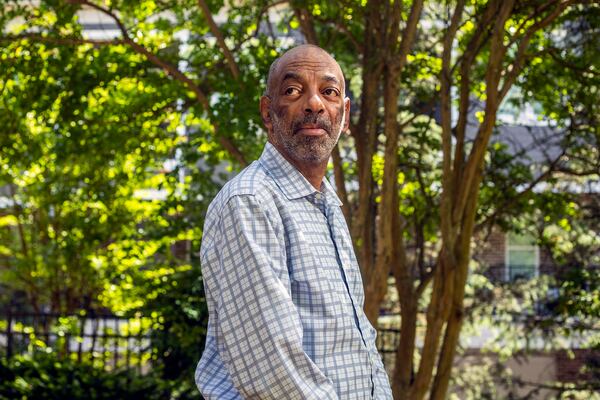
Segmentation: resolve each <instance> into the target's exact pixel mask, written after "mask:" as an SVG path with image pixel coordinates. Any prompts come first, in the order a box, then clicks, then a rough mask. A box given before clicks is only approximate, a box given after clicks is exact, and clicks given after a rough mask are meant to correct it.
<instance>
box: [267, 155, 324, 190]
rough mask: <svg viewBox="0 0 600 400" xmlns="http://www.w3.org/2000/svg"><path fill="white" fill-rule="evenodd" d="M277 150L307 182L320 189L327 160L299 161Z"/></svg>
mask: <svg viewBox="0 0 600 400" xmlns="http://www.w3.org/2000/svg"><path fill="white" fill-rule="evenodd" d="M274 146H275V145H274ZM275 148H276V149H277V146H275ZM277 151H278V152H279V154H281V155H282V156H283V158H285V159H286V160H287V161H288V162H289V163H290V164H292V165H293V166H294V168H296V169H297V170H298V171H300V173H301V174H302V176H304V177H305V178H306V180H307V181H308V183H310V184H311V185H312V186H313V187H314V188H315V189H317V190H318V191H321V184H322V183H323V177H324V176H325V172H326V171H327V163H328V161H329V160H325V161H322V162H316V163H306V162H305V163H299V162H298V161H296V160H294V159H292V158H291V157H288V156H287V155H286V154H285V153H284V152H282V151H279V149H277Z"/></svg>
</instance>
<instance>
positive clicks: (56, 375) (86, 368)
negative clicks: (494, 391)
mask: <svg viewBox="0 0 600 400" xmlns="http://www.w3.org/2000/svg"><path fill="white" fill-rule="evenodd" d="M17 398H19V399H48V400H50V399H56V400H58V399H74V400H75V399H124V400H125V399H140V398H144V399H194V398H199V395H198V393H197V390H196V389H195V388H193V389H190V388H189V387H187V388H182V387H181V386H180V383H179V382H173V381H169V380H164V379H162V378H161V377H160V376H159V374H158V373H157V372H156V371H151V372H149V373H148V374H146V375H137V374H135V373H133V372H107V371H105V370H104V369H99V368H95V367H93V366H92V365H89V364H85V363H83V364H81V363H77V362H75V361H71V360H68V359H61V358H58V357H57V356H56V354H53V353H50V354H47V353H36V354H34V355H33V356H26V357H23V356H17V357H14V358H12V359H10V360H7V359H5V358H2V359H0V399H7V400H8V399H17Z"/></svg>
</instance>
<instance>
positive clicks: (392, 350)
mask: <svg viewBox="0 0 600 400" xmlns="http://www.w3.org/2000/svg"><path fill="white" fill-rule="evenodd" d="M399 344H400V329H396V328H383V329H378V330H377V340H376V345H377V350H379V354H381V359H382V361H383V365H384V366H386V368H388V367H389V366H393V365H394V362H395V358H396V350H397V349H398V346H399Z"/></svg>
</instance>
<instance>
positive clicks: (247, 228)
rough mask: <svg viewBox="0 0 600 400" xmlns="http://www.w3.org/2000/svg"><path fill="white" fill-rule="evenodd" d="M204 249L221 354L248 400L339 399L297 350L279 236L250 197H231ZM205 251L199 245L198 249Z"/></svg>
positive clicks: (298, 332)
mask: <svg viewBox="0 0 600 400" xmlns="http://www.w3.org/2000/svg"><path fill="white" fill-rule="evenodd" d="M214 229H216V230H215V233H214V235H213V237H212V239H213V240H211V243H209V244H208V247H207V248H203V250H202V261H203V265H202V269H203V275H204V279H205V281H206V282H205V283H206V286H207V288H209V290H211V291H212V296H213V297H214V298H215V301H216V311H217V315H216V318H217V319H218V322H217V342H218V349H219V355H220V357H221V359H222V360H223V363H224V364H225V366H226V367H227V370H228V372H229V374H230V376H231V379H232V381H233V383H234V386H235V387H236V389H237V390H238V391H239V392H240V393H241V394H242V396H244V397H245V398H260V399H315V400H317V399H319V400H321V399H337V395H336V393H335V390H334V388H333V385H332V383H331V381H330V380H329V379H328V378H327V377H325V375H323V373H322V372H321V371H320V370H319V368H318V367H317V366H316V365H315V364H314V363H313V362H312V360H311V359H310V358H309V357H308V356H307V355H306V353H305V352H304V350H303V348H302V323H301V321H300V316H299V314H298V311H297V310H296V307H295V305H294V303H293V302H292V298H291V295H290V291H289V284H285V283H284V282H283V281H282V280H281V279H280V278H279V277H280V276H282V272H285V273H286V274H287V267H286V264H285V263H286V256H285V248H284V247H283V244H282V242H283V240H282V238H278V237H277V235H276V234H275V231H274V229H273V226H272V224H271V222H270V221H269V219H268V217H267V215H266V214H265V211H264V209H263V208H262V206H261V205H260V204H259V202H258V200H257V199H256V198H254V197H253V196H234V197H232V198H231V199H229V201H228V202H227V204H226V205H225V206H224V208H223V210H221V217H220V220H219V222H218V223H217V226H215V227H214ZM203 246H204V244H203Z"/></svg>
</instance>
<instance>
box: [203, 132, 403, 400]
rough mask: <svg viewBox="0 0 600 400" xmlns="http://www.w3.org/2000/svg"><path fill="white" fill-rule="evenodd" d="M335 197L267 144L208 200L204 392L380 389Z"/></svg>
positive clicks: (301, 393)
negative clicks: (259, 155)
mask: <svg viewBox="0 0 600 400" xmlns="http://www.w3.org/2000/svg"><path fill="white" fill-rule="evenodd" d="M340 206H341V202H340V200H339V199H338V197H337V195H336V194H335V191H334V190H333V188H332V187H331V185H330V184H329V183H328V182H327V180H325V179H324V180H323V184H322V187H321V191H317V190H315V188H314V187H313V186H312V185H311V184H310V183H309V182H308V181H307V180H306V179H305V178H304V176H302V174H301V173H300V172H299V171H298V170H297V169H296V168H294V167H293V166H292V165H291V164H290V163H288V161H287V160H286V159H285V158H283V156H281V154H279V152H278V151H277V150H276V149H275V147H273V146H272V145H271V144H269V143H267V145H266V146H265V149H264V152H263V154H262V156H261V157H260V159H259V160H258V161H255V162H253V163H252V164H251V165H250V166H248V167H247V168H246V169H245V170H244V171H242V172H241V173H240V174H239V175H238V176H236V177H235V178H234V179H233V180H231V181H230V182H228V183H227V184H226V185H225V186H224V187H223V189H222V190H221V191H220V192H219V194H218V195H217V197H216V198H215V199H214V201H213V202H212V203H211V205H210V207H209V209H208V214H207V217H206V222H205V226H204V236H203V239H202V249H201V261H202V273H203V279H204V287H205V292H206V300H207V305H208V311H209V322H208V333H207V337H206V346H205V349H204V353H203V355H202V358H201V359H200V362H199V363H198V367H197V369H196V384H197V385H198V388H199V389H200V391H201V393H202V394H203V396H204V397H205V398H207V399H219V400H224V399H240V398H248V399H277V400H280V399H299V400H300V399H314V400H323V399H341V400H351V399H377V400H380V399H391V398H392V394H391V390H390V384H389V380H388V376H387V374H386V372H385V370H384V368H383V363H382V361H381V357H380V355H379V353H378V352H377V349H376V347H375V336H376V331H375V329H373V327H372V326H371V324H370V323H369V321H368V319H367V318H366V316H365V314H364V312H363V303H364V292H363V285H362V280H361V276H360V271H359V268H358V263H357V261H356V257H355V255H354V250H353V247H352V242H351V239H350V235H349V233H348V228H347V225H346V222H345V220H344V216H343V214H342V212H341V208H340Z"/></svg>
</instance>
